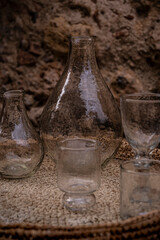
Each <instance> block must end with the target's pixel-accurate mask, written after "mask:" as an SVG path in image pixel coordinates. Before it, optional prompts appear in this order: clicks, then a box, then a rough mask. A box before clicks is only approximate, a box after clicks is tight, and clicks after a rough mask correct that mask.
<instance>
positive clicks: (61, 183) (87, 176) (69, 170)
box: [57, 138, 101, 211]
mask: <svg viewBox="0 0 160 240" xmlns="http://www.w3.org/2000/svg"><path fill="white" fill-rule="evenodd" d="M58 145H59V146H58V150H59V154H58V161H57V171H58V187H59V188H60V189H61V190H62V191H63V192H65V194H64V196H63V203H64V206H66V207H67V208H69V209H70V210H73V211H81V210H86V209H88V208H90V207H92V206H93V205H94V204H95V202H96V200H95V195H94V194H93V192H95V191H96V190H97V189H98V188H99V186H100V172H101V168H100V166H101V164H100V154H99V148H98V146H97V143H96V141H94V140H91V139H79V138H77V139H69V140H64V141H61V142H59V143H58Z"/></svg>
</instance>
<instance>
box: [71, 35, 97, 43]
mask: <svg viewBox="0 0 160 240" xmlns="http://www.w3.org/2000/svg"><path fill="white" fill-rule="evenodd" d="M70 39H71V41H72V42H75V43H79V42H81V41H83V42H85V41H86V42H88V41H91V42H94V41H95V37H94V36H87V35H86V36H71V38H70Z"/></svg>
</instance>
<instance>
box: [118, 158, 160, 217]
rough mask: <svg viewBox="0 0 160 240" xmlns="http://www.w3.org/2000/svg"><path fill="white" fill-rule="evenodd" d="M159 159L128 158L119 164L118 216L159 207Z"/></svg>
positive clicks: (134, 214) (130, 215)
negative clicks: (139, 161) (139, 162)
mask: <svg viewBox="0 0 160 240" xmlns="http://www.w3.org/2000/svg"><path fill="white" fill-rule="evenodd" d="M159 183H160V161H156V160H150V159H145V160H142V161H141V165H139V164H138V160H130V161H126V162H124V163H122V164H121V179H120V216H121V218H122V219H126V218H129V217H134V216H137V215H143V214H145V213H147V212H149V211H152V210H158V209H160V186H159Z"/></svg>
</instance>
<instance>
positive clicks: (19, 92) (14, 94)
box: [3, 90, 24, 98]
mask: <svg viewBox="0 0 160 240" xmlns="http://www.w3.org/2000/svg"><path fill="white" fill-rule="evenodd" d="M23 95H24V90H10V91H7V92H5V93H4V94H3V96H4V97H7V98H9V97H19V96H23Z"/></svg>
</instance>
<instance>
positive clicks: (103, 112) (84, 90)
mask: <svg viewBox="0 0 160 240" xmlns="http://www.w3.org/2000/svg"><path fill="white" fill-rule="evenodd" d="M41 135H42V137H43V140H44V144H45V149H46V152H48V154H49V155H50V156H51V157H52V158H53V159H54V160H55V162H56V161H57V147H56V144H57V141H61V140H64V139H66V138H73V137H75V138H77V137H78V138H83V139H84V138H89V139H93V140H96V141H98V142H99V144H100V152H101V164H103V163H106V162H108V160H109V159H110V158H111V157H112V156H113V155H114V153H115V152H116V150H117V148H118V146H119V144H120V140H121V136H122V127H121V118H120V112H119V109H118V107H117V105H116V102H115V99H114V98H113V96H112V94H111V92H110V90H109V88H108V86H107V84H106V82H105V81H104V80H103V78H102V76H101V74H100V71H99V69H98V66H97V63H96V58H95V50H94V38H92V37H72V38H71V44H70V54H69V58H68V62H67V65H66V68H65V70H64V72H63V74H62V76H61V78H60V80H59V82H58V84H57V85H56V87H55V88H54V89H53V92H52V94H51V96H50V97H49V99H48V101H47V103H46V106H45V108H44V110H43V113H42V118H41Z"/></svg>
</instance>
